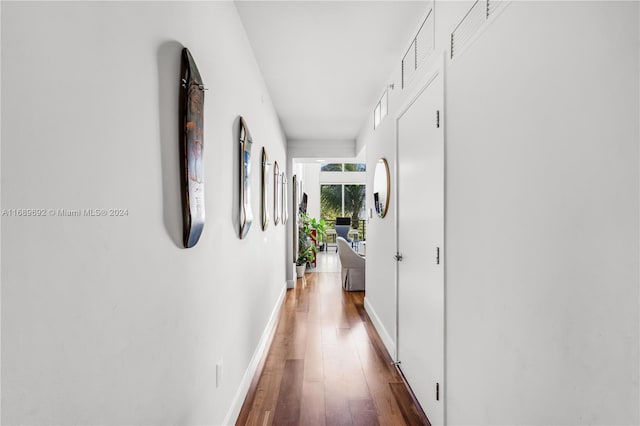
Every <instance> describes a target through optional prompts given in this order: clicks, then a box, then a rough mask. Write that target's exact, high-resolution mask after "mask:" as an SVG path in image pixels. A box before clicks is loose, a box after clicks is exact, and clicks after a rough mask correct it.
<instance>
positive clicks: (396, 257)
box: [393, 253, 402, 262]
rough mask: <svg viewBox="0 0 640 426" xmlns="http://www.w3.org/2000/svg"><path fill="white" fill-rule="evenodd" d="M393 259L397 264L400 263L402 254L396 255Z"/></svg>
mask: <svg viewBox="0 0 640 426" xmlns="http://www.w3.org/2000/svg"><path fill="white" fill-rule="evenodd" d="M393 258H394V259H395V260H396V261H397V262H402V253H396V254H395V255H394V256H393Z"/></svg>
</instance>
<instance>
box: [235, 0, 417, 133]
mask: <svg viewBox="0 0 640 426" xmlns="http://www.w3.org/2000/svg"><path fill="white" fill-rule="evenodd" d="M236 6H237V8H238V12H239V14H240V18H241V19H242V22H243V24H244V27H245V30H246V32H247V34H248V37H249V41H250V42H251V45H252V47H253V51H254V53H255V55H256V59H257V61H258V64H259V66H260V69H261V71H262V74H263V76H264V78H265V81H266V83H267V86H268V88H269V93H270V95H271V98H272V100H273V103H274V106H275V108H276V110H277V112H278V115H279V117H280V120H281V123H282V126H283V128H284V132H285V134H286V135H287V139H289V140H310V139H311V140H338V139H339V140H353V139H355V138H356V136H357V134H358V131H359V130H360V128H361V126H362V124H363V123H364V120H365V119H366V118H367V116H368V114H373V108H374V106H375V104H376V102H377V101H378V99H379V98H380V96H381V95H382V92H383V90H384V88H385V85H386V84H387V81H386V80H387V78H388V77H389V75H390V74H391V72H392V71H393V69H394V67H395V66H397V65H398V64H399V62H400V60H401V57H402V54H403V53H404V51H405V50H406V48H407V47H408V45H409V39H410V37H411V36H412V34H413V33H415V31H416V30H417V26H418V25H419V23H420V19H421V18H422V17H423V14H424V13H425V12H426V7H427V2H426V1H398V0H396V1H236Z"/></svg>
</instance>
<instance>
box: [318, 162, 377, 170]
mask: <svg viewBox="0 0 640 426" xmlns="http://www.w3.org/2000/svg"><path fill="white" fill-rule="evenodd" d="M320 171H322V172H366V171H367V164H366V163H323V164H322V165H321V166H320Z"/></svg>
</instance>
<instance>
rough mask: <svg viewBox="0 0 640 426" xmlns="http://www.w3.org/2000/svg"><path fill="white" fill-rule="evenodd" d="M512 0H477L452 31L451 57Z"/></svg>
mask: <svg viewBox="0 0 640 426" xmlns="http://www.w3.org/2000/svg"><path fill="white" fill-rule="evenodd" d="M510 1H511V0H476V2H475V3H474V4H473V6H471V9H469V11H468V12H467V14H466V15H464V18H462V20H461V21H460V23H459V24H458V25H457V26H456V29H455V30H453V32H452V33H451V46H450V47H451V58H453V57H454V56H456V55H457V54H459V53H460V52H461V51H462V48H463V47H464V46H465V45H466V44H467V43H468V42H469V40H471V38H472V37H473V36H474V34H476V33H477V32H478V30H479V29H480V28H481V27H482V25H484V23H485V22H486V21H487V19H489V18H490V17H492V16H493V15H495V14H496V13H497V12H498V11H499V10H501V9H502V8H503V7H504V5H505V4H507V3H509V2H510Z"/></svg>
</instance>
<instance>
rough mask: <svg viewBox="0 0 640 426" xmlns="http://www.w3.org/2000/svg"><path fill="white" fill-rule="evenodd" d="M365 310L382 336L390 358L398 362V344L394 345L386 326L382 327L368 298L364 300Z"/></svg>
mask: <svg viewBox="0 0 640 426" xmlns="http://www.w3.org/2000/svg"><path fill="white" fill-rule="evenodd" d="M364 310H365V311H367V314H369V318H371V322H372V323H373V326H374V327H375V328H376V331H377V332H378V335H380V338H381V339H382V343H384V347H385V348H387V352H389V356H391V359H392V360H394V361H397V359H396V344H395V343H394V341H393V339H392V338H391V335H390V334H389V332H388V331H387V329H386V328H384V325H382V321H380V318H379V317H378V314H376V311H375V309H373V306H372V305H371V303H369V299H367V298H366V296H365V298H364Z"/></svg>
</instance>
